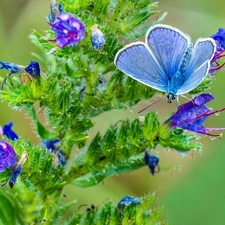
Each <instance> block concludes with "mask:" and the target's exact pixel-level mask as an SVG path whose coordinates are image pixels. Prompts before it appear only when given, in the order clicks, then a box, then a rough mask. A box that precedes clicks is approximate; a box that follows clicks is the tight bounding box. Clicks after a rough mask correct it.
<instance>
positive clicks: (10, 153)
mask: <svg viewBox="0 0 225 225" xmlns="http://www.w3.org/2000/svg"><path fill="white" fill-rule="evenodd" d="M15 164H16V153H15V151H14V149H13V147H12V146H11V145H10V144H9V143H8V142H7V141H4V140H0V172H4V171H5V169H7V168H8V167H11V166H14V165H15Z"/></svg>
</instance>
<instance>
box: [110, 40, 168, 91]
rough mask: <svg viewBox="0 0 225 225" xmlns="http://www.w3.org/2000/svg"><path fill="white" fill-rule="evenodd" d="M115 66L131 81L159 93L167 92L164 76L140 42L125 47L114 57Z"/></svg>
mask: <svg viewBox="0 0 225 225" xmlns="http://www.w3.org/2000/svg"><path fill="white" fill-rule="evenodd" d="M114 62H115V64H116V66H117V67H118V68H119V69H120V70H121V71H123V72H124V73H125V74H126V75H128V76H130V77H132V78H133V79H135V80H137V81H139V82H141V83H143V84H145V85H147V86H150V87H152V88H154V89H157V90H160V91H164V92H166V91H167V87H166V82H167V81H166V75H165V74H164V72H163V70H162V69H161V68H160V66H159V65H158V64H157V62H156V61H155V59H154V58H153V56H152V55H151V53H150V52H149V50H148V48H147V47H146V46H145V44H143V43H142V42H136V43H133V44H131V45H127V46H126V47H125V48H123V49H121V50H120V51H119V52H118V53H117V55H116V57H115V61H114Z"/></svg>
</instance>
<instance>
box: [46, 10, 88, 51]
mask: <svg viewBox="0 0 225 225" xmlns="http://www.w3.org/2000/svg"><path fill="white" fill-rule="evenodd" d="M49 25H50V26H51V27H52V30H53V31H54V32H55V34H56V39H55V40H49V41H52V42H56V44H57V47H59V48H64V47H66V46H70V45H72V46H74V44H76V43H78V42H80V41H81V40H82V39H83V38H84V35H85V27H84V24H83V23H82V22H81V21H80V20H79V19H77V18H74V17H73V16H72V15H70V14H69V13H60V14H59V15H57V16H56V19H55V21H54V23H52V24H49Z"/></svg>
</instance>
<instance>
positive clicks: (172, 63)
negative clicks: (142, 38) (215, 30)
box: [146, 24, 190, 91]
mask: <svg viewBox="0 0 225 225" xmlns="http://www.w3.org/2000/svg"><path fill="white" fill-rule="evenodd" d="M146 43H147V45H148V47H149V48H150V50H151V51H152V53H153V55H154V56H155V58H156V59H157V61H158V63H159V64H160V66H161V67H162V69H163V71H164V73H165V74H166V79H167V82H168V78H169V77H170V78H171V76H173V75H174V74H175V73H176V72H177V70H178V68H179V64H180V62H181V60H182V57H183V55H184V53H185V51H186V49H187V48H188V46H189V44H190V38H189V36H187V35H185V34H184V33H182V32H181V31H180V30H178V29H176V28H174V27H171V26H168V25H161V24H159V25H155V26H153V27H152V28H150V29H149V31H148V33H147V35H146ZM167 91H168V90H167Z"/></svg>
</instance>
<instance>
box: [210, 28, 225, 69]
mask: <svg viewBox="0 0 225 225" xmlns="http://www.w3.org/2000/svg"><path fill="white" fill-rule="evenodd" d="M211 38H213V39H214V40H215V42H216V52H215V54H214V56H213V59H212V60H211V68H210V70H209V73H215V72H217V71H219V70H223V69H224V68H223V67H224V65H225V62H224V63H222V64H220V63H219V61H220V59H221V58H224V57H225V29H224V28H219V30H218V32H217V33H216V34H213V35H212V36H211Z"/></svg>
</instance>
